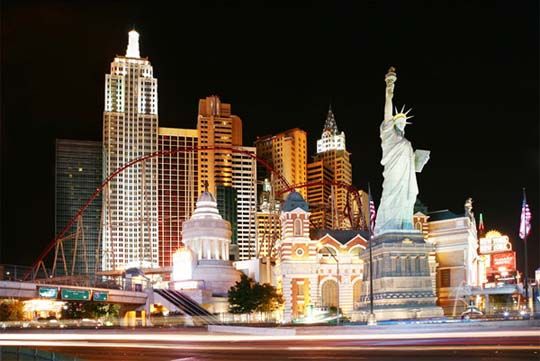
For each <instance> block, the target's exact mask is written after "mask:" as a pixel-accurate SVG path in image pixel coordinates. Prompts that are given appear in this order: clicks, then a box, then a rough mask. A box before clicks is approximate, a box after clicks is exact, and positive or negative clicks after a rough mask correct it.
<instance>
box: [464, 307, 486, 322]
mask: <svg viewBox="0 0 540 361" xmlns="http://www.w3.org/2000/svg"><path fill="white" fill-rule="evenodd" d="M483 317H484V313H483V312H482V311H480V310H479V309H478V307H476V306H469V307H467V309H466V310H465V311H463V312H462V313H461V319H462V320H465V321H468V320H471V319H478V318H483Z"/></svg>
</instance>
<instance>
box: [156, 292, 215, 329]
mask: <svg viewBox="0 0 540 361" xmlns="http://www.w3.org/2000/svg"><path fill="white" fill-rule="evenodd" d="M154 292H155V293H157V294H158V295H160V296H161V297H163V298H164V299H166V300H167V301H169V302H170V303H172V304H173V305H175V306H176V307H178V309H179V310H180V311H182V312H183V313H184V314H186V315H188V316H191V318H193V320H194V321H198V323H202V324H206V325H221V324H222V322H221V321H220V320H219V319H218V318H217V317H216V316H214V315H213V314H211V313H210V312H208V311H207V310H206V309H205V308H204V307H202V306H201V305H199V304H198V303H197V302H195V301H193V300H192V299H191V298H190V297H188V296H186V295H184V294H183V293H182V292H180V291H176V290H168V289H163V288H156V289H154Z"/></svg>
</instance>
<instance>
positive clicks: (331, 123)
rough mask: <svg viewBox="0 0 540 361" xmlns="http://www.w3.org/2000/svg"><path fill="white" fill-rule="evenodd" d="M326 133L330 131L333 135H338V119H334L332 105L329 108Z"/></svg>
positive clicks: (325, 123)
mask: <svg viewBox="0 0 540 361" xmlns="http://www.w3.org/2000/svg"><path fill="white" fill-rule="evenodd" d="M324 131H325V132H326V131H328V132H330V133H331V134H332V135H336V134H338V127H337V124H336V118H335V117H334V113H333V112H332V104H330V105H329V106H328V114H327V115H326V121H325V122H324Z"/></svg>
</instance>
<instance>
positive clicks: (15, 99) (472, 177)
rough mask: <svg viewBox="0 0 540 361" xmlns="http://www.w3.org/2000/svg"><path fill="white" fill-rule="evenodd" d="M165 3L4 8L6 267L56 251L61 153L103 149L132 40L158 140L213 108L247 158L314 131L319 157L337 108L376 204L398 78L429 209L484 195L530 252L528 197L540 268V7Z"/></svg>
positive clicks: (491, 213) (362, 181) (398, 98)
mask: <svg viewBox="0 0 540 361" xmlns="http://www.w3.org/2000/svg"><path fill="white" fill-rule="evenodd" d="M290 3H293V2H292V1H291V2H290ZM170 4H171V2H163V3H161V2H159V1H145V2H140V3H138V2H125V1H79V2H76V1H39V2H28V1H7V0H4V1H2V5H1V6H2V9H1V16H2V18H1V20H2V28H1V44H2V47H1V50H2V57H1V61H2V64H1V76H2V78H1V85H2V94H1V105H2V123H1V131H2V135H1V152H2V154H1V156H2V158H1V159H2V163H1V165H2V177H1V182H2V183H1V190H2V194H1V206H2V208H1V209H2V218H1V219H2V222H1V226H2V229H1V236H2V262H3V263H15V264H29V263H31V262H32V261H33V260H34V259H35V257H36V256H37V255H38V254H39V253H40V251H41V250H42V248H43V247H45V245H46V244H47V243H48V242H49V241H50V240H51V238H52V237H53V231H54V213H53V210H54V139H55V138H68V139H89V140H99V139H101V127H102V113H103V100H104V99H103V98H104V79H105V73H108V72H109V66H110V63H111V61H112V60H113V58H114V56H115V55H116V54H124V53H125V50H126V46H127V32H128V31H129V30H130V29H131V27H132V26H133V25H134V26H135V27H136V29H137V30H138V31H139V33H140V34H141V53H142V55H143V56H148V57H149V59H150V61H151V62H152V65H153V67H154V74H155V76H156V77H157V78H158V82H159V122H160V125H161V126H169V127H185V128H194V127H195V126H196V113H197V102H198V99H199V98H202V97H205V96H207V95H210V94H218V95H220V96H221V98H222V100H223V101H225V102H228V103H231V104H232V109H233V113H235V114H237V115H239V116H240V117H241V118H242V119H243V122H244V144H247V145H252V143H253V140H254V139H255V136H256V135H265V134H271V133H276V132H279V131H282V130H285V129H288V128H291V127H301V128H303V129H305V130H306V131H307V132H308V140H309V146H310V155H312V154H313V150H314V146H315V142H316V139H317V138H318V137H319V136H320V133H321V130H322V126H323V123H324V119H325V115H326V112H327V109H328V105H329V103H330V102H331V103H332V106H333V109H334V111H335V115H336V120H337V123H338V126H339V128H340V130H344V131H345V133H346V134H347V147H348V149H349V150H350V151H351V152H352V161H353V169H354V183H355V184H356V185H357V186H358V187H362V188H364V187H366V185H367V182H368V181H369V182H371V184H372V188H373V191H374V195H375V198H376V199H378V198H379V196H380V193H381V184H382V176H381V173H382V167H381V166H380V165H379V161H380V156H381V150H380V139H379V135H378V126H379V123H380V122H381V120H382V114H383V101H384V86H385V84H384V80H383V79H384V74H385V73H386V70H387V69H388V67H389V66H390V65H393V66H395V67H396V68H397V72H398V82H397V85H396V89H395V97H394V100H395V102H396V103H397V104H398V105H402V104H407V106H412V107H413V114H414V115H415V118H414V119H413V120H412V121H413V123H414V124H413V125H412V126H409V127H408V128H407V137H408V138H409V139H410V140H411V141H412V143H413V146H414V147H415V148H422V149H430V150H431V151H432V152H431V160H430V161H429V163H428V164H427V166H426V167H425V168H424V171H423V173H422V174H421V175H419V177H418V181H419V187H420V198H421V199H422V200H423V202H424V203H426V204H427V205H428V207H429V209H430V210H437V209H444V208H449V209H451V210H454V211H456V212H462V211H463V204H464V201H465V199H466V198H467V197H469V196H470V197H472V198H473V199H474V200H475V203H474V208H475V209H474V210H475V212H476V214H477V215H478V213H480V212H483V213H484V217H485V223H486V226H487V228H488V229H491V228H496V229H499V230H501V231H503V232H504V233H507V234H509V235H510V237H511V239H512V241H513V243H514V247H515V248H516V249H517V250H518V252H519V251H521V249H522V245H521V241H520V240H519V238H518V237H517V231H518V223H519V215H520V208H521V189H522V187H526V188H527V195H528V199H529V204H530V206H531V210H532V212H533V219H534V222H533V231H532V236H531V238H530V240H529V242H530V251H529V252H530V258H529V259H530V260H531V262H530V263H531V265H530V268H531V270H532V269H533V268H536V267H538V265H539V259H540V256H539V247H538V242H539V236H538V221H537V219H538V218H539V217H540V210H539V208H538V205H539V201H538V198H539V163H540V161H539V159H540V158H539V107H538V104H539V87H538V82H539V71H538V70H539V66H538V64H539V20H538V19H539V8H538V2H537V1H511V2H509V1H492V2H479V1H448V2H446V1H423V2H411V1H328V2H318V3H311V2H307V1H300V2H299V1H295V2H294V4H295V5H294V6H291V4H289V2H279V1H267V2H259V1H250V2H245V3H242V2H237V1H201V2H198V3H196V2H189V3H188V2H187V1H179V2H176V6H175V7H174V8H173V7H170ZM520 262H521V259H520ZM520 264H521V263H520Z"/></svg>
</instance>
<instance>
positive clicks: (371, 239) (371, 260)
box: [368, 183, 377, 326]
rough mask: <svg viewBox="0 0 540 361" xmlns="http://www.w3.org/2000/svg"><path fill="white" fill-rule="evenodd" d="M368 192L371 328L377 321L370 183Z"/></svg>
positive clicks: (369, 320) (369, 322) (369, 318)
mask: <svg viewBox="0 0 540 361" xmlns="http://www.w3.org/2000/svg"><path fill="white" fill-rule="evenodd" d="M368 192H369V207H370V211H369V218H370V219H369V317H368V325H369V326H375V325H377V319H376V318H375V314H374V313H373V252H372V247H371V244H372V243H373V222H372V221H371V217H372V215H371V207H372V202H373V198H372V197H371V186H370V184H369V183H368ZM373 207H375V203H373Z"/></svg>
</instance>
